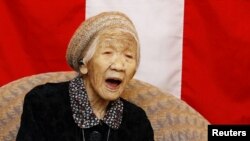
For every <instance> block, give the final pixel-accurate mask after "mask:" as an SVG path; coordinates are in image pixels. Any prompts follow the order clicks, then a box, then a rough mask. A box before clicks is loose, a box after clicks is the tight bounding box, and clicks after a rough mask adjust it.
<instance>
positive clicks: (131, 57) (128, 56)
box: [125, 54, 133, 59]
mask: <svg viewBox="0 0 250 141" xmlns="http://www.w3.org/2000/svg"><path fill="white" fill-rule="evenodd" d="M125 56H126V57H127V58H129V59H133V56H132V55H130V54H126V55H125Z"/></svg>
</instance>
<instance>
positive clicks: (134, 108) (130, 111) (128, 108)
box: [121, 98, 147, 119]
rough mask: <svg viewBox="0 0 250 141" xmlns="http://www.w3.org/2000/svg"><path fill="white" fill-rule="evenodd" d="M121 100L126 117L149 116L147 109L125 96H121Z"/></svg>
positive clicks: (140, 117)
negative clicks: (126, 98)
mask: <svg viewBox="0 0 250 141" xmlns="http://www.w3.org/2000/svg"><path fill="white" fill-rule="evenodd" d="M121 100H122V102H123V105H124V109H123V112H124V113H123V114H124V116H125V117H126V116H128V117H129V118H136V119H137V118H139V119H142V118H147V116H146V113H145V111H144V110H143V109H142V108H141V107H139V106H138V105H136V104H134V103H132V102H129V101H127V100H125V99H123V98H121Z"/></svg>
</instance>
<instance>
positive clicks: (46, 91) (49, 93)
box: [25, 81, 69, 100]
mask: <svg viewBox="0 0 250 141" xmlns="http://www.w3.org/2000/svg"><path fill="white" fill-rule="evenodd" d="M68 85H69V82H68V81H67V82H60V83H46V84H42V85H38V86H36V87H34V88H33V89H31V90H30V91H29V92H28V93H27V94H26V95H25V100H35V99H38V100H50V99H53V98H57V97H63V96H66V95H67V94H68Z"/></svg>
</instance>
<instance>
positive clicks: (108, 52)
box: [102, 51, 112, 54]
mask: <svg viewBox="0 0 250 141" xmlns="http://www.w3.org/2000/svg"><path fill="white" fill-rule="evenodd" d="M111 53H112V52H111V51H105V52H103V53H102V54H111Z"/></svg>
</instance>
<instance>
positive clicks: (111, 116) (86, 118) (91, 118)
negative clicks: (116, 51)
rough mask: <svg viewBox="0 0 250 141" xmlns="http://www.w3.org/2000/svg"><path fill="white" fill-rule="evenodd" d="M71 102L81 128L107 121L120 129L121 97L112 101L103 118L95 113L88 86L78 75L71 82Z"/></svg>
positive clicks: (75, 117) (111, 126) (111, 125)
mask: <svg viewBox="0 0 250 141" xmlns="http://www.w3.org/2000/svg"><path fill="white" fill-rule="evenodd" d="M69 96H70V104H71V109H72V112H73V118H74V120H75V123H76V124H77V125H78V126H79V127H80V128H90V127H93V126H96V125H98V124H100V123H101V122H104V123H106V124H107V125H108V126H109V127H110V128H112V129H118V128H119V126H120V124H121V122H122V114H123V102H122V101H121V100H120V98H119V99H117V100H115V101H111V102H110V103H109V105H108V106H107V112H106V114H105V115H104V118H103V119H102V120H100V119H98V118H97V117H96V115H95V114H94V112H93V110H92V108H91V106H90V102H89V100H88V95H87V92H86V88H85V86H84V83H83V80H82V78H81V77H76V78H74V79H73V80H72V81H70V84H69Z"/></svg>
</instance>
